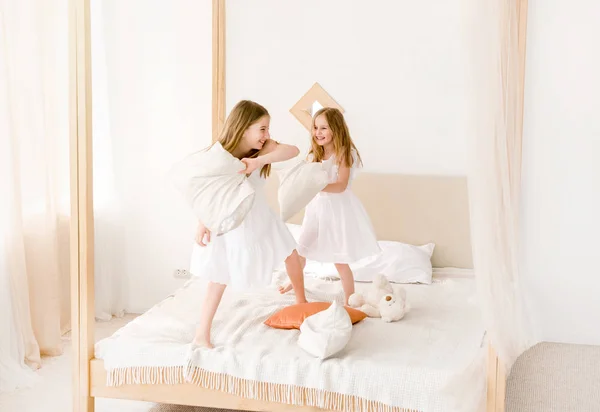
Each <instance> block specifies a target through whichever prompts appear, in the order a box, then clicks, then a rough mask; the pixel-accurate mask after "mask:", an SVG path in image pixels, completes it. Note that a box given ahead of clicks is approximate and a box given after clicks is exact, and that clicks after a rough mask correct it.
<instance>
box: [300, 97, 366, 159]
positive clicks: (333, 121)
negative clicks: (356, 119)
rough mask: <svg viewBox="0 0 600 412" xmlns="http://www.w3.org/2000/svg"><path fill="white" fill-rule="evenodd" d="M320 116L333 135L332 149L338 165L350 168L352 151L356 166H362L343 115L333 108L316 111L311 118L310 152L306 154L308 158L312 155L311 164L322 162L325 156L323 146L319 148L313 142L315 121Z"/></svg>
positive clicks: (314, 141)
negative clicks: (325, 120) (323, 117)
mask: <svg viewBox="0 0 600 412" xmlns="http://www.w3.org/2000/svg"><path fill="white" fill-rule="evenodd" d="M321 115H323V116H325V119H327V124H328V125H329V130H331V134H332V135H333V149H334V154H335V157H336V161H337V163H338V165H341V164H342V162H343V163H344V165H346V166H347V167H352V165H353V164H354V158H353V156H352V151H354V152H355V153H356V160H357V161H358V164H359V165H362V159H361V158H360V154H359V153H358V149H357V148H356V146H355V145H354V142H353V141H352V138H351V137H350V131H349V130H348V125H347V124H346V120H345V119H344V115H343V114H342V112H340V111H339V110H338V109H336V108H334V107H324V108H322V109H320V110H318V111H317V112H316V113H315V115H314V116H313V119H312V127H311V132H310V135H311V139H310V150H309V152H308V156H309V158H310V157H311V155H312V161H313V162H322V161H323V158H324V156H325V149H324V148H323V146H319V145H318V144H317V142H316V140H315V120H316V119H317V117H319V116H321Z"/></svg>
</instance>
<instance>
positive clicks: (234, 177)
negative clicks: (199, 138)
mask: <svg viewBox="0 0 600 412" xmlns="http://www.w3.org/2000/svg"><path fill="white" fill-rule="evenodd" d="M245 168H246V166H245V165H244V163H242V162H241V161H240V160H239V159H237V158H236V157H234V156H232V155H231V153H229V152H228V151H227V150H225V149H224V148H223V146H221V144H220V143H219V142H217V143H215V144H213V145H212V146H211V147H210V148H209V149H208V150H202V151H199V152H196V153H193V154H191V155H189V156H188V157H186V158H185V159H183V160H182V161H180V162H178V163H177V164H175V165H174V166H173V168H172V169H171V171H170V172H169V177H170V179H171V181H172V182H173V184H174V186H175V187H176V188H177V189H178V190H179V191H180V192H181V193H182V194H183V197H184V199H185V201H186V202H187V203H188V205H189V206H190V207H191V208H192V211H193V212H194V215H195V216H196V217H197V218H198V219H199V220H200V221H201V222H202V223H203V224H204V225H205V226H206V227H207V228H208V229H209V230H210V231H211V232H213V233H214V234H215V235H217V236H219V235H222V234H224V233H226V232H228V231H230V230H233V229H235V228H236V227H238V226H239V225H240V224H241V223H242V221H243V220H244V218H245V217H246V215H247V214H248V212H249V211H250V209H251V208H252V205H253V204H254V195H255V191H254V188H253V187H252V185H251V184H250V183H249V182H248V178H247V176H246V175H245V174H243V173H239V172H240V171H242V170H244V169H245Z"/></svg>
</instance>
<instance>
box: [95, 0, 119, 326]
mask: <svg viewBox="0 0 600 412" xmlns="http://www.w3.org/2000/svg"><path fill="white" fill-rule="evenodd" d="M103 3H104V2H103V1H102V0H91V1H90V6H91V8H90V20H91V31H92V90H93V92H92V128H93V147H94V253H95V263H94V264H95V268H94V269H95V287H94V289H95V303H96V318H97V319H99V320H110V319H111V318H112V317H113V316H117V317H120V316H123V314H124V312H125V310H124V309H125V303H124V296H123V295H124V292H125V285H126V283H125V282H124V279H123V278H124V271H123V270H122V268H123V265H122V262H123V258H122V256H123V254H124V253H125V251H124V250H123V247H124V243H123V242H122V239H123V233H124V232H125V230H126V223H125V222H124V221H123V219H122V212H121V211H122V206H121V201H120V198H119V196H118V193H117V190H116V184H115V169H114V159H113V158H114V148H113V136H112V133H111V121H110V110H109V106H110V99H109V83H108V74H107V60H106V57H107V54H106V42H105V36H106V34H105V30H111V28H110V26H106V25H105V22H104V12H103V8H104V6H103Z"/></svg>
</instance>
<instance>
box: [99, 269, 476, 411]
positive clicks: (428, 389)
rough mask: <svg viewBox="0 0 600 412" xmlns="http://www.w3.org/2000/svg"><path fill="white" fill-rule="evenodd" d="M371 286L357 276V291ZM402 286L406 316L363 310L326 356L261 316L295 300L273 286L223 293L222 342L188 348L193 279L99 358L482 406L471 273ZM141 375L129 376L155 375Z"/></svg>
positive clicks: (428, 403) (420, 403)
mask: <svg viewBox="0 0 600 412" xmlns="http://www.w3.org/2000/svg"><path fill="white" fill-rule="evenodd" d="M306 285H307V297H308V299H309V301H315V300H319V301H332V300H334V299H336V300H338V301H340V302H341V300H342V298H343V294H342V292H341V285H340V284H339V282H327V281H323V280H318V279H309V278H307V279H306ZM369 286H370V284H357V289H358V290H361V289H364V288H367V287H369ZM394 287H400V286H399V285H394ZM402 287H404V288H405V289H406V290H407V298H408V300H409V302H410V304H411V306H412V309H411V312H410V313H409V314H407V315H406V317H405V318H404V319H403V320H401V321H399V322H395V323H384V322H382V321H381V320H380V319H370V318H367V319H365V320H364V321H362V322H360V323H358V324H356V325H354V328H353V332H352V338H351V340H350V342H349V344H348V345H347V347H346V348H345V349H344V350H343V351H342V352H341V353H339V354H338V355H336V356H335V357H334V358H331V359H328V360H325V361H320V360H318V359H315V358H312V357H311V356H310V355H308V354H307V353H305V352H303V351H302V349H300V348H299V347H298V345H297V339H298V334H299V332H298V331H296V330H292V331H290V330H277V329H272V328H269V327H267V326H265V325H264V324H263V322H264V320H265V319H267V317H268V316H270V315H271V314H273V313H275V312H276V311H277V310H279V309H280V308H282V307H284V306H285V305H289V304H292V303H293V301H294V299H293V295H292V294H289V295H285V296H281V295H280V294H279V293H278V292H277V291H276V288H275V285H274V286H273V288H271V289H268V290H264V291H259V292H252V293H246V294H243V295H239V294H238V295H235V294H233V293H232V294H228V293H226V294H225V296H224V298H223V301H222V304H221V306H220V308H219V310H218V312H217V316H216V318H215V321H214V325H213V343H214V344H215V345H216V346H217V348H216V349H214V350H212V351H207V350H196V351H195V352H193V354H191V353H190V351H189V348H190V346H189V342H190V341H191V340H192V338H193V335H194V329H195V323H196V321H197V319H198V316H199V311H200V304H201V299H202V296H203V290H202V289H203V285H202V283H201V282H200V281H199V280H196V279H192V280H191V281H190V282H188V283H187V284H186V286H185V287H184V288H182V289H181V290H179V291H178V292H177V293H175V294H173V295H172V296H170V297H169V298H167V299H165V300H164V301H163V302H161V303H160V304H158V305H156V306H155V307H153V308H152V309H151V310H150V311H148V312H147V313H145V314H144V315H142V316H140V317H138V318H136V319H135V320H134V321H132V322H131V323H129V324H128V325H126V326H125V327H123V328H121V329H120V330H118V331H117V332H116V333H115V334H114V335H113V336H111V337H109V338H107V339H104V340H102V341H100V342H98V343H97V344H96V358H99V359H103V360H104V365H105V367H106V369H107V370H109V372H110V370H111V369H122V368H134V367H178V366H186V365H188V362H189V363H191V364H192V365H194V366H197V367H200V368H202V369H204V370H207V371H211V372H217V373H224V374H227V375H230V376H234V377H237V378H241V379H248V380H252V381H260V382H268V383H275V384H288V385H293V386H301V387H306V388H314V389H319V390H323V391H329V392H333V393H341V394H346V395H350V396H355V397H359V398H362V399H367V400H370V401H375V402H380V403H383V404H385V405H388V406H392V407H397V408H406V409H411V410H419V411H423V412H425V411H432V412H439V411H458V410H462V411H468V410H476V408H477V407H478V406H479V405H480V400H481V399H480V398H481V396H482V395H483V393H484V391H485V379H486V371H485V367H486V365H485V354H486V353H487V351H486V348H485V345H484V336H485V332H484V328H483V326H482V322H481V319H480V315H479V310H478V308H477V306H476V301H475V298H474V293H475V282H474V280H473V278H470V277H464V276H457V277H453V276H437V277H436V278H434V282H433V284H431V285H402ZM136 379H137V380H136ZM139 379H140V378H139V377H138V378H133V377H132V378H131V379H129V380H128V381H127V383H150V382H142V381H139ZM141 379H142V380H143V377H142V378H141ZM317 406H318V405H317Z"/></svg>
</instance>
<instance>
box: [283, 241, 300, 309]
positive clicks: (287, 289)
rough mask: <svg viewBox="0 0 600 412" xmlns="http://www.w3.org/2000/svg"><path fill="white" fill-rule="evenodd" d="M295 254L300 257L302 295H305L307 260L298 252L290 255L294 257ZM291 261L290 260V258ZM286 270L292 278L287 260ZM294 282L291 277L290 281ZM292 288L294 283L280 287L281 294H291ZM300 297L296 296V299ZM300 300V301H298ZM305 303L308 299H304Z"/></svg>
mask: <svg viewBox="0 0 600 412" xmlns="http://www.w3.org/2000/svg"><path fill="white" fill-rule="evenodd" d="M294 254H296V256H298V260H299V261H300V270H301V271H302V290H303V291H302V294H304V267H305V266H306V258H305V257H302V256H300V255H299V254H298V252H297V251H295V250H294V253H292V255H290V257H292V256H293V255H294ZM288 259H289V258H288ZM286 269H287V272H288V276H290V270H289V268H288V267H287V260H286ZM291 280H292V277H291V276H290V281H291ZM292 288H294V282H293V281H292V283H288V284H287V285H285V286H280V287H279V293H281V294H284V293H287V292H289V291H290V290H292ZM297 297H298V295H297V294H296V298H297ZM296 300H298V299H296ZM304 301H305V302H306V297H305V298H304Z"/></svg>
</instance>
